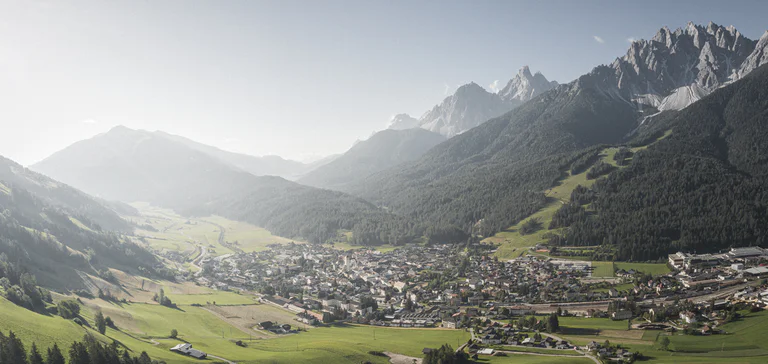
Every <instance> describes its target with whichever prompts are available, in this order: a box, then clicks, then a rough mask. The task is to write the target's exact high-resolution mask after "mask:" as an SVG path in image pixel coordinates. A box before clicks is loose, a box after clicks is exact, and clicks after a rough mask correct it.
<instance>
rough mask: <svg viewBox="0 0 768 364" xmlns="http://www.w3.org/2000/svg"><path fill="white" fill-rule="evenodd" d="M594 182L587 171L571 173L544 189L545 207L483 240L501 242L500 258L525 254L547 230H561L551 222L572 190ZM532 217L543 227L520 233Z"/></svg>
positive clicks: (497, 253)
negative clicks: (552, 225)
mask: <svg viewBox="0 0 768 364" xmlns="http://www.w3.org/2000/svg"><path fill="white" fill-rule="evenodd" d="M614 153H615V152H614ZM606 158H607V155H603V159H606ZM611 158H612V156H611ZM594 183H595V180H589V179H587V172H586V171H584V172H582V173H579V174H576V175H570V174H569V175H568V176H567V177H566V178H565V179H563V180H561V181H560V182H559V183H558V185H557V186H554V187H552V188H550V189H548V190H546V191H544V194H545V195H546V196H547V198H548V200H549V201H548V203H547V205H546V206H545V207H544V208H542V209H541V210H539V211H537V212H536V213H535V214H533V215H531V216H529V217H528V218H526V219H524V220H523V221H520V222H519V223H517V224H516V225H514V226H511V227H509V228H507V229H505V230H504V231H501V232H499V233H497V234H496V235H494V236H492V237H489V238H486V239H485V240H483V242H486V243H493V244H499V248H498V250H497V251H496V253H495V255H496V256H497V257H499V259H511V258H516V257H519V256H521V255H523V254H525V253H526V252H527V251H528V248H530V247H532V246H535V245H536V244H538V243H542V242H544V237H543V235H544V234H546V233H547V232H559V231H560V229H555V230H549V223H550V222H551V221H552V216H553V215H554V214H555V212H556V211H557V210H558V209H559V208H560V206H562V205H563V204H566V203H568V202H570V200H571V192H573V190H574V189H575V188H576V186H579V185H582V186H585V187H591V186H592V184H594ZM531 218H538V219H539V220H540V221H541V222H542V229H540V230H538V231H536V232H535V233H533V234H529V235H522V234H520V233H519V230H520V227H521V226H522V225H523V223H524V222H525V221H526V220H528V219H531Z"/></svg>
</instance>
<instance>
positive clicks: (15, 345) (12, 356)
mask: <svg viewBox="0 0 768 364" xmlns="http://www.w3.org/2000/svg"><path fill="white" fill-rule="evenodd" d="M0 355H1V356H2V358H3V360H4V361H5V362H6V363H20V364H23V363H26V362H27V352H26V351H24V344H23V343H22V342H21V340H20V339H19V338H17V337H16V334H14V333H13V331H11V332H9V333H8V338H6V340H5V345H4V346H3V348H2V353H1V354H0Z"/></svg>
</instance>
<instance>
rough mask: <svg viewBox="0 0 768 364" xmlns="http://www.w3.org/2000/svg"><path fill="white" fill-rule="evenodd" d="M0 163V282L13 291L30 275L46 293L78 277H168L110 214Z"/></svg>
mask: <svg viewBox="0 0 768 364" xmlns="http://www.w3.org/2000/svg"><path fill="white" fill-rule="evenodd" d="M0 162H2V164H1V165H0V171H3V173H2V174H0V175H2V177H3V178H2V179H0V263H1V264H3V265H5V267H6V268H5V269H2V271H3V272H2V273H0V278H2V277H5V278H7V279H9V280H10V283H11V284H12V285H16V284H18V283H21V282H22V278H21V277H22V275H23V274H24V273H29V274H31V275H32V276H35V277H37V282H38V283H40V284H41V285H43V286H45V287H49V288H57V289H73V288H81V287H82V285H83V282H82V279H81V277H80V275H79V273H78V272H83V273H87V274H91V275H94V276H98V275H102V276H105V275H106V272H107V271H108V268H119V269H122V270H125V271H128V272H135V273H143V274H146V275H154V276H168V275H169V272H168V271H167V270H166V269H165V268H163V267H162V265H161V264H160V263H159V261H158V260H157V258H156V257H155V256H154V255H152V253H150V252H149V251H147V250H145V249H143V248H142V247H141V246H138V245H136V244H133V243H131V242H130V241H129V238H127V237H125V236H123V235H122V234H121V232H120V229H124V230H128V229H129V228H130V225H129V224H128V223H127V222H126V221H124V220H122V219H121V218H120V217H119V216H117V214H116V213H114V212H113V211H112V210H111V209H109V208H108V207H106V206H104V205H102V204H101V203H100V202H99V201H97V200H95V199H93V198H91V197H90V196H88V195H86V194H84V193H82V192H80V191H77V190H75V189H74V188H71V187H69V186H66V185H62V184H60V183H58V182H56V181H53V180H51V179H48V178H47V177H45V176H42V175H39V174H36V173H34V172H30V171H26V170H24V169H23V168H22V167H21V166H19V165H18V164H15V163H13V162H11V161H8V160H7V159H3V160H0ZM28 188H29V189H28ZM102 223H104V224H106V225H107V226H110V227H112V228H113V229H116V230H108V229H106V228H104V227H103V225H102ZM14 282H16V283H14Z"/></svg>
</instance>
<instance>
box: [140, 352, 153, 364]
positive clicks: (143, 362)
mask: <svg viewBox="0 0 768 364" xmlns="http://www.w3.org/2000/svg"><path fill="white" fill-rule="evenodd" d="M139 364H152V359H150V358H149V354H147V352H146V351H142V352H141V356H139Z"/></svg>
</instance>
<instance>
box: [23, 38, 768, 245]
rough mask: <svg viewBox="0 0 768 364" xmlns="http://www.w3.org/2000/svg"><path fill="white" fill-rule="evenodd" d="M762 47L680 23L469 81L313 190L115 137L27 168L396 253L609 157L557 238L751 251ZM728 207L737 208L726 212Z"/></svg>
mask: <svg viewBox="0 0 768 364" xmlns="http://www.w3.org/2000/svg"><path fill="white" fill-rule="evenodd" d="M766 46H768V32H767V33H766V34H765V35H763V36H762V38H761V39H760V40H758V41H755V40H750V39H748V38H746V37H744V36H743V35H741V33H739V32H738V30H736V29H735V28H734V27H722V26H719V25H716V24H714V23H710V24H709V25H707V26H699V25H694V24H688V25H687V26H686V27H684V28H680V29H677V30H675V31H670V30H669V29H668V28H666V27H664V28H662V29H660V30H659V32H658V33H657V34H656V35H655V36H654V37H653V38H652V39H651V40H639V41H634V42H632V44H631V45H630V48H629V50H628V51H627V53H626V54H625V55H624V56H622V57H619V58H617V59H616V60H614V61H613V62H612V63H610V64H608V65H600V66H597V67H595V68H594V69H593V70H592V71H591V72H589V73H587V74H584V75H582V76H580V77H579V78H577V79H576V80H574V81H572V82H570V83H567V84H562V85H557V84H556V83H554V82H549V81H548V80H546V78H545V77H544V76H543V75H541V74H535V75H532V74H531V73H530V71H529V69H528V68H527V67H524V68H523V69H521V70H520V72H519V73H518V75H516V76H515V78H513V79H512V80H510V82H508V84H507V85H506V86H505V87H504V88H502V89H501V90H500V91H499V92H498V93H491V92H488V91H486V90H485V89H484V88H482V87H480V86H479V85H477V84H475V83H470V84H467V85H464V86H462V87H460V88H459V89H457V91H456V92H455V93H454V94H453V95H451V96H450V97H448V98H446V99H445V100H444V101H443V102H442V103H441V104H440V105H437V106H435V107H434V108H433V109H432V110H430V111H428V112H427V113H425V114H424V115H423V116H422V117H421V118H420V119H418V120H416V119H414V118H412V117H410V116H408V115H405V114H400V115H397V116H395V118H394V119H393V123H392V125H391V130H385V131H382V132H379V133H377V134H375V135H373V136H372V137H371V138H369V139H368V140H365V141H362V142H360V143H357V144H356V145H355V146H354V147H353V148H351V149H350V150H349V151H347V152H346V153H345V154H343V155H342V156H339V157H338V158H336V159H335V160H334V161H331V162H329V163H328V164H326V165H325V166H323V167H320V168H318V169H316V170H315V171H313V172H309V173H308V174H306V175H305V176H303V177H301V179H299V182H301V183H303V184H306V185H311V186H313V187H310V186H305V185H301V184H298V183H295V182H291V181H288V180H286V179H283V178H280V177H267V176H258V174H259V173H262V172H263V171H265V170H271V171H277V172H274V173H286V174H294V173H297V172H296V171H298V170H300V168H301V167H300V166H297V165H295V164H294V165H292V166H291V165H288V167H275V166H274V165H270V164H269V163H267V161H266V160H265V159H260V160H254V159H252V158H254V157H251V158H248V157H247V156H242V155H236V154H234V153H229V152H224V151H221V150H218V149H215V148H212V147H209V146H205V145H202V144H199V143H196V142H193V141H191V140H188V139H184V138H181V137H175V136H170V135H168V134H165V133H161V132H155V133H150V132H145V131H140V130H130V129H128V128H124V127H119V128H115V129H113V130H111V131H110V132H108V133H105V134H102V135H99V136H97V137H94V138H92V139H89V140H86V141H82V142H79V143H76V144H74V145H72V146H70V147H68V148H66V149H64V150H62V151H60V152H58V153H56V154H54V155H52V156H51V157H49V158H47V159H46V160H44V161H42V162H41V163H39V164H37V165H34V166H32V168H33V169H35V170H37V171H39V172H42V173H45V174H47V175H50V176H51V177H54V178H56V179H58V180H60V181H62V182H64V183H68V184H71V185H72V186H74V187H76V188H80V189H82V190H84V191H86V192H88V193H91V194H94V195H96V196H98V197H99V198H104V199H110V200H113V199H114V200H120V201H149V202H152V203H154V204H158V205H161V206H166V207H170V208H174V209H176V210H177V211H179V212H183V213H187V214H199V215H207V214H219V215H222V216H226V217H229V218H232V219H236V220H242V221H248V222H251V223H253V224H256V225H259V226H263V227H266V228H267V229H269V230H271V231H272V232H273V233H276V234H280V235H283V236H286V237H298V238H305V239H307V240H309V241H312V242H323V241H328V240H329V239H333V238H334V237H336V236H337V234H338V233H339V230H340V229H342V230H351V231H352V236H353V238H354V239H355V242H357V243H363V244H380V243H391V244H402V243H407V242H411V241H421V239H424V238H426V240H427V241H462V240H464V239H466V237H467V236H469V235H473V234H474V235H479V236H490V235H493V234H495V233H496V232H499V231H502V230H504V229H506V228H508V227H509V226H512V225H514V224H517V223H519V222H520V221H523V220H525V219H527V218H530V217H531V216H532V215H533V214H535V213H537V212H539V211H541V210H542V209H544V208H545V207H550V206H553V203H555V202H557V201H553V197H552V196H551V195H549V194H548V192H547V191H549V190H550V189H551V188H553V187H556V186H558V185H559V184H561V183H563V181H564V180H566V179H568V178H570V177H574V176H579V175H581V174H583V173H586V171H587V170H592V168H593V167H594V166H595V163H596V161H598V160H599V159H600V158H603V157H602V156H603V155H604V153H605V151H606V150H610V149H611V148H613V149H617V148H618V149H620V150H621V153H620V155H622V156H624V157H623V159H621V163H626V164H621V165H620V166H619V167H620V168H618V169H617V170H616V171H614V172H610V173H607V174H606V176H605V177H603V178H601V179H600V180H598V181H597V182H595V183H594V185H591V184H589V185H587V186H581V187H579V188H575V189H574V190H573V192H572V195H571V196H570V197H569V198H565V197H561V198H562V200H560V202H561V203H562V205H563V206H562V208H561V209H557V213H556V214H555V217H554V218H553V221H556V223H553V224H552V225H551V231H550V232H549V233H548V234H547V236H548V239H549V240H550V243H552V244H572V245H595V244H604V245H606V246H612V247H614V248H615V251H614V252H613V253H612V254H614V255H613V256H611V257H609V258H614V259H631V260H649V259H655V258H656V257H658V256H660V255H662V254H664V253H666V252H668V251H669V250H671V249H678V248H681V247H685V248H693V249H696V248H700V249H707V248H713V247H723V246H725V245H726V244H728V243H729V242H730V243H735V244H738V245H745V244H753V243H761V242H762V241H759V242H758V240H759V239H758V238H757V237H758V236H760V235H759V233H760V232H761V231H762V230H760V228H759V227H758V226H759V225H760V224H762V223H763V222H765V214H766V212H765V211H766V210H768V209H766V204H765V200H764V198H763V197H762V196H763V190H762V187H760V186H762V184H763V183H765V180H764V176H765V173H764V172H763V171H764V165H763V163H762V162H761V161H764V160H765V159H764V155H765V154H764V152H763V150H764V148H763V145H762V144H763V142H762V140H763V138H762V136H763V135H764V134H765V130H764V129H765V127H766V123H765V120H764V118H765V115H766V113H765V110H766V105H768V102H767V101H766V97H768V95H765V93H764V92H762V91H761V89H760V87H763V86H764V85H765V79H766V78H768V75H767V74H768V71H766V70H765V67H764V64H765V63H767V62H768V56H766ZM696 120H700V121H699V123H700V124H696V123H697V121H696ZM686 128H689V129H696V128H699V129H701V130H696V133H694V132H693V131H692V130H686ZM446 138H449V139H447V140H445V139H446ZM665 153H672V154H671V155H672V157H670V156H667V154H665ZM627 156H630V157H627ZM664 156H667V157H666V158H667V159H668V160H661V159H663V158H665V157H664ZM627 158H629V159H627ZM672 162H674V163H672ZM670 163H672V164H670ZM278 164H280V163H278ZM282 165H283V166H285V164H282ZM281 168H282V169H281ZM292 168H293V169H292ZM655 168H657V169H655ZM260 171H262V172H260ZM707 173H715V174H717V176H718V177H717V178H715V177H712V178H709V177H705V176H709V175H708V174H707ZM665 176H669V177H668V178H667V177H665ZM633 181H645V184H644V185H637V182H633ZM629 186H631V188H630V187H629ZM659 186H664V187H663V189H664V191H662V192H659V191H658V189H659V188H661V187H659ZM681 186H684V187H683V188H682V189H681ZM316 187H321V188H316ZM323 188H331V189H336V190H339V192H337V191H328V190H325V189H323ZM691 189H692V190H691ZM632 191H642V196H662V197H659V198H663V202H659V200H647V199H645V197H643V198H642V199H638V198H639V197H638V196H639V195H633V192H632ZM728 191H730V192H728ZM638 193H640V192H638ZM750 193H752V194H755V198H754V200H753V201H751V202H745V201H746V200H744V199H746V196H747V195H748V194H750ZM608 196H611V197H610V198H609V197H608ZM707 196H713V197H712V198H714V199H715V200H712V199H708V197H707ZM584 201H589V202H587V203H579V202H584ZM614 201H624V202H625V205H624V206H619V205H616V203H615V202H614ZM652 201H656V202H652ZM729 204H730V205H740V206H741V205H743V207H744V210H743V211H746V212H745V213H744V214H742V215H739V216H736V215H734V214H731V215H728V214H726V213H724V210H723V208H724V207H723V206H728V205H729ZM626 206H635V207H637V208H638V211H639V212H638V213H637V214H634V215H633V213H631V212H629V211H627V210H626V208H627V207H626ZM662 206H663V211H662V210H660V209H662ZM685 214H689V215H685ZM628 216H633V217H634V219H633V220H632V221H628V220H626V218H627V217H628ZM686 216H689V217H686ZM718 216H719V217H718ZM672 221H674V222H675V223H676V224H677V225H674V226H672V225H670V222H672ZM745 222H746V224H747V225H744V224H745ZM632 224H634V225H633V226H635V227H631V226H629V225H632ZM733 226H739V227H740V229H741V230H740V231H741V233H738V234H737V233H736V232H734V231H733ZM638 227H642V231H640V230H638V229H639V228H638ZM705 227H708V230H707V229H705ZM632 246H635V247H642V249H640V250H633V249H631V247H632ZM638 249H639V248H638ZM604 258H605V257H604Z"/></svg>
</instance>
